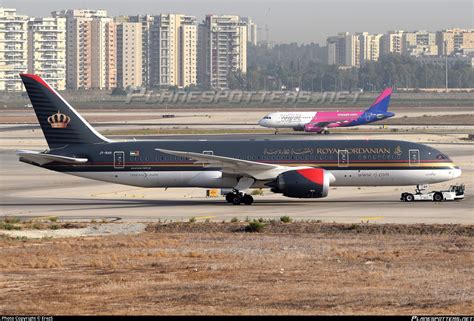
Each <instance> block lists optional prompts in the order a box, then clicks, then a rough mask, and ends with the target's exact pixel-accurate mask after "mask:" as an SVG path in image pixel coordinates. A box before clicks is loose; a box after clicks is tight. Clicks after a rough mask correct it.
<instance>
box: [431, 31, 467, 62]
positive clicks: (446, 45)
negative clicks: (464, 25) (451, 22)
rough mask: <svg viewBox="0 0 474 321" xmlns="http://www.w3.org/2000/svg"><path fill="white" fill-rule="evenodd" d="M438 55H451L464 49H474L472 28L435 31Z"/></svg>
mask: <svg viewBox="0 0 474 321" xmlns="http://www.w3.org/2000/svg"><path fill="white" fill-rule="evenodd" d="M436 45H437V46H438V53H439V54H440V55H443V56H445V55H453V54H455V53H457V52H462V51H463V50H464V49H468V50H469V49H474V29H448V30H443V31H438V32H437V33H436Z"/></svg>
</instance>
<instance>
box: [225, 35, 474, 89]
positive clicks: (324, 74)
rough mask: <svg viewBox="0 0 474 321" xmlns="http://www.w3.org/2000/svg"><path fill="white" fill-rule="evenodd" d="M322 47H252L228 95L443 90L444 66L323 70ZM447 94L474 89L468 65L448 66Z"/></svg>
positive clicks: (401, 60)
mask: <svg viewBox="0 0 474 321" xmlns="http://www.w3.org/2000/svg"><path fill="white" fill-rule="evenodd" d="M326 61H327V54H326V50H325V47H320V46H319V45H317V44H306V45H298V44H296V43H294V44H281V45H275V46H274V47H272V48H268V47H266V46H252V45H250V44H249V47H248V52H247V73H246V74H242V73H240V72H232V73H230V74H229V77H228V83H229V87H230V89H240V90H252V91H260V90H285V89H287V90H293V89H295V88H297V87H298V88H300V89H301V90H307V91H338V90H348V91H353V90H358V89H363V90H364V91H380V90H382V89H383V88H386V87H393V88H444V87H445V80H446V69H445V65H444V64H443V65H438V64H433V63H421V62H419V61H416V60H415V59H413V58H411V57H407V56H402V55H398V54H386V55H382V56H381V57H380V58H379V61H369V62H366V63H364V64H362V65H361V66H360V67H359V68H338V67H337V66H334V65H327V64H326ZM448 87H449V88H473V87H474V69H473V68H472V67H471V65H470V64H468V63H463V62H456V63H454V64H449V65H448Z"/></svg>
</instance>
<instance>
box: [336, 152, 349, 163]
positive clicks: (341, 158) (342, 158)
mask: <svg viewBox="0 0 474 321" xmlns="http://www.w3.org/2000/svg"><path fill="white" fill-rule="evenodd" d="M337 165H338V166H339V167H348V166H349V152H348V151H347V149H340V150H338V151H337Z"/></svg>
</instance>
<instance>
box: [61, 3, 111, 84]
mask: <svg viewBox="0 0 474 321" xmlns="http://www.w3.org/2000/svg"><path fill="white" fill-rule="evenodd" d="M52 16H53V18H65V19H66V86H67V88H69V89H75V90H77V89H111V88H115V87H116V86H117V66H116V63H117V62H116V61H117V57H116V51H117V48H116V26H115V22H114V20H113V19H112V18H109V17H107V11H105V10H79V9H67V10H63V11H55V12H52Z"/></svg>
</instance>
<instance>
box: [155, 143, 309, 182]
mask: <svg viewBox="0 0 474 321" xmlns="http://www.w3.org/2000/svg"><path fill="white" fill-rule="evenodd" d="M155 150H156V151H159V152H161V153H165V154H170V155H174V156H179V157H186V158H190V159H193V160H195V161H196V162H195V163H202V164H207V165H210V166H216V167H220V168H222V172H223V173H228V174H240V175H247V176H251V177H253V178H255V179H258V180H270V179H275V178H276V177H277V176H278V175H280V174H281V173H283V172H286V171H288V170H295V169H303V168H312V167H308V166H300V167H290V166H280V165H274V164H265V163H260V162H253V161H248V160H243V159H238V158H232V157H224V156H217V155H208V154H201V153H193V152H183V151H175V150H167V149H161V148H155Z"/></svg>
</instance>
